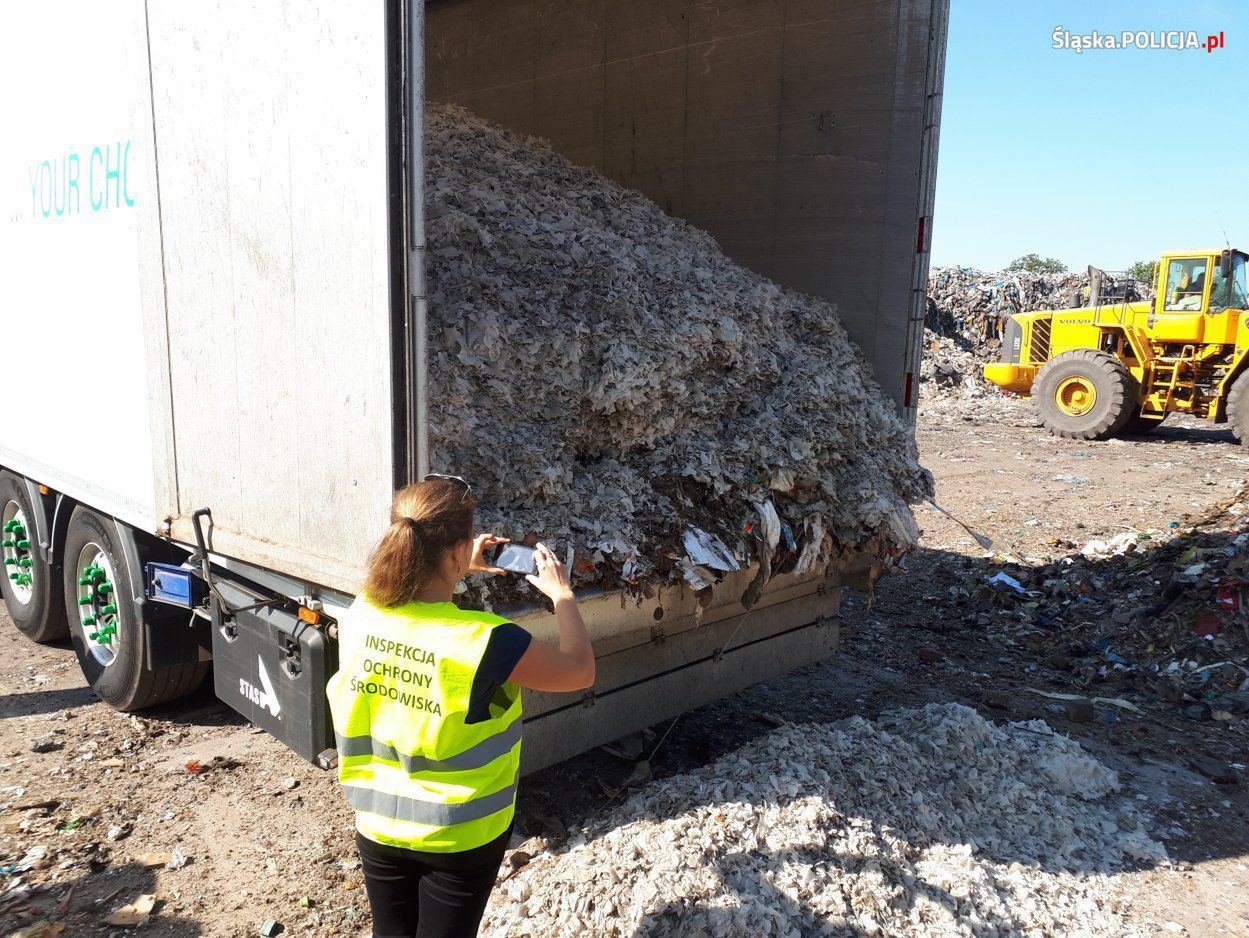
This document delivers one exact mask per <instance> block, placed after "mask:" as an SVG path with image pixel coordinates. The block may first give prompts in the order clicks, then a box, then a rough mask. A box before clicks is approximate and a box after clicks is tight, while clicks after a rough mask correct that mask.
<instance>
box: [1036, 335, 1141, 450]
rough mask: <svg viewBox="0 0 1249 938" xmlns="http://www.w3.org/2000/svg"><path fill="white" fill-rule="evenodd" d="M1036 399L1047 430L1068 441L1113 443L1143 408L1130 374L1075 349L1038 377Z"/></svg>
mask: <svg viewBox="0 0 1249 938" xmlns="http://www.w3.org/2000/svg"><path fill="white" fill-rule="evenodd" d="M1032 396H1033V398H1034V399H1035V400H1036V402H1037V409H1038V410H1039V411H1040V416H1041V422H1042V423H1044V424H1045V427H1046V429H1047V430H1049V431H1050V433H1052V434H1054V435H1055V436H1061V437H1065V438H1067V439H1069V440H1105V439H1109V438H1110V437H1112V436H1114V435H1115V434H1116V433H1118V432H1119V431H1120V430H1122V429H1123V427H1124V425H1125V424H1126V423H1127V422H1128V420H1129V419H1130V418H1131V417H1132V414H1133V413H1135V412H1136V411H1137V407H1138V404H1137V401H1136V394H1135V382H1134V381H1133V380H1132V376H1131V375H1130V374H1129V373H1128V370H1127V369H1126V368H1124V367H1123V365H1122V364H1121V363H1120V362H1119V360H1118V359H1117V358H1115V357H1114V356H1113V355H1109V354H1107V353H1106V352H1100V351H1098V350H1097V349H1073V350H1072V351H1070V352H1063V353H1062V354H1061V355H1057V356H1055V357H1054V358H1052V359H1050V360H1049V361H1048V362H1046V363H1045V364H1044V365H1043V366H1041V370H1040V372H1038V374H1037V378H1036V383H1035V385H1034V386H1033V392H1032Z"/></svg>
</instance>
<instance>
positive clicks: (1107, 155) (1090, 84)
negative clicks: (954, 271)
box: [932, 0, 1249, 270]
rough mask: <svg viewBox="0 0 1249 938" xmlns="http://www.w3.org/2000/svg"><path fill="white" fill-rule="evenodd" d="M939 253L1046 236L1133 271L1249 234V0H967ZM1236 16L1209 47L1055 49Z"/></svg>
mask: <svg viewBox="0 0 1249 938" xmlns="http://www.w3.org/2000/svg"><path fill="white" fill-rule="evenodd" d="M950 6H951V9H950V39H949V51H948V57H947V60H946V75H945V100H944V106H943V111H942V118H941V149H940V155H939V161H938V171H937V205H936V211H935V216H934V219H933V241H932V262H933V264H934V265H937V266H943V265H947V264H962V265H968V266H972V267H980V268H983V269H996V268H999V267H1003V266H1005V265H1006V264H1007V263H1009V262H1010V261H1011V260H1012V259H1014V258H1015V257H1018V256H1019V255H1021V254H1026V253H1028V252H1030V251H1035V252H1037V253H1038V254H1040V255H1041V256H1043V257H1046V256H1053V257H1057V258H1058V259H1060V260H1062V261H1063V262H1065V263H1066V264H1067V265H1068V266H1069V267H1071V268H1072V269H1082V268H1083V267H1085V266H1086V265H1087V264H1090V263H1093V264H1096V265H1097V266H1099V267H1103V268H1106V269H1108V270H1120V269H1123V268H1124V267H1126V266H1127V265H1128V264H1130V263H1131V262H1132V261H1135V260H1139V259H1142V258H1154V257H1157V255H1158V254H1159V253H1161V252H1162V251H1164V250H1167V249H1168V248H1185V247H1199V246H1207V245H1212V246H1219V245H1221V244H1222V243H1223V235H1222V233H1221V231H1220V227H1219V221H1218V219H1217V218H1216V216H1215V212H1216V210H1217V213H1218V215H1219V216H1220V217H1221V218H1222V220H1223V224H1224V225H1225V226H1226V228H1227V234H1228V237H1229V238H1230V239H1231V242H1232V244H1233V245H1234V246H1237V247H1241V248H1246V249H1249V3H1246V2H1245V0H1197V2H1192V3H1186V4H1178V3H1174V2H1168V3H1163V2H1155V0H1136V2H1123V0H1108V2H1099V0H1085V2H1081V3H1077V2H1069V0H1059V2H1045V3H1036V4H1033V3H1014V2H1009V3H1007V2H1001V0H951V3H950ZM1057 26H1063V27H1065V28H1066V29H1067V30H1069V31H1070V32H1072V33H1077V34H1083V33H1089V32H1091V31H1093V30H1097V31H1099V32H1112V33H1115V34H1116V35H1117V34H1118V33H1119V32H1120V31H1122V30H1125V29H1131V30H1195V31H1196V32H1198V33H1199V34H1200V37H1201V38H1202V39H1204V38H1205V36H1206V35H1207V34H1208V33H1217V32H1219V31H1220V30H1222V31H1223V33H1224V36H1225V42H1226V46H1225V48H1223V49H1220V50H1218V51H1216V52H1214V53H1206V52H1205V51H1202V50H1189V51H1171V50H1140V49H1125V50H1119V49H1115V50H1104V49H1103V50H1087V51H1084V52H1082V53H1080V54H1076V53H1075V52H1073V51H1071V50H1070V49H1062V50H1057V49H1053V48H1051V43H1052V40H1051V34H1052V33H1053V31H1054V29H1055V27H1057Z"/></svg>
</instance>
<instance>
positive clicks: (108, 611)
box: [100, 603, 117, 616]
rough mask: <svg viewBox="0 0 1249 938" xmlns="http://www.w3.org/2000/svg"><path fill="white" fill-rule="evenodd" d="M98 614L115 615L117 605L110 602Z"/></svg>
mask: <svg viewBox="0 0 1249 938" xmlns="http://www.w3.org/2000/svg"><path fill="white" fill-rule="evenodd" d="M100 615H102V616H115V615H117V607H116V606H114V605H113V604H112V603H109V604H108V605H107V606H105V607H104V608H103V609H101V610H100Z"/></svg>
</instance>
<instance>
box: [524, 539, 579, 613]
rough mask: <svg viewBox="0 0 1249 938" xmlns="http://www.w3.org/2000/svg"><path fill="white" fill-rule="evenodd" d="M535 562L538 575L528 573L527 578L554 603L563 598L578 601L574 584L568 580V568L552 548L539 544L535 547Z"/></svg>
mask: <svg viewBox="0 0 1249 938" xmlns="http://www.w3.org/2000/svg"><path fill="white" fill-rule="evenodd" d="M534 551H535V553H534V555H533V562H534V564H535V565H536V566H537V568H538V573H537V575H536V576H535V575H533V574H527V575H526V576H525V579H526V580H528V581H529V582H530V583H532V584H533V585H534V586H535V587H537V588H538V589H539V590H540V591H541V592H542V593H544V594H545V595H546V596H547V597H548V598H549V599H550V600H551V602H553V603H557V602H559V601H560V600H561V599H571V600H573V602H576V599H577V597H576V596H574V595H573V591H572V585H571V584H570V583H569V582H568V568H567V567H565V566H564V565H563V564H562V563H560V562H559V560H558V559H557V558H556V556H555V554H554V553H553V552H552V551H551V548H549V547H547V546H546V545H545V544H539V545H538V546H537V547H536V548H534Z"/></svg>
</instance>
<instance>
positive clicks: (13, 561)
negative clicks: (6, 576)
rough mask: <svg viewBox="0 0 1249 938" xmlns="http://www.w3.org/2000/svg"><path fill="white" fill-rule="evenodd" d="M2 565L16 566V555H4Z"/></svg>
mask: <svg viewBox="0 0 1249 938" xmlns="http://www.w3.org/2000/svg"><path fill="white" fill-rule="evenodd" d="M4 565H5V566H6V567H16V566H17V558H16V557H5V558H4Z"/></svg>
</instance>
